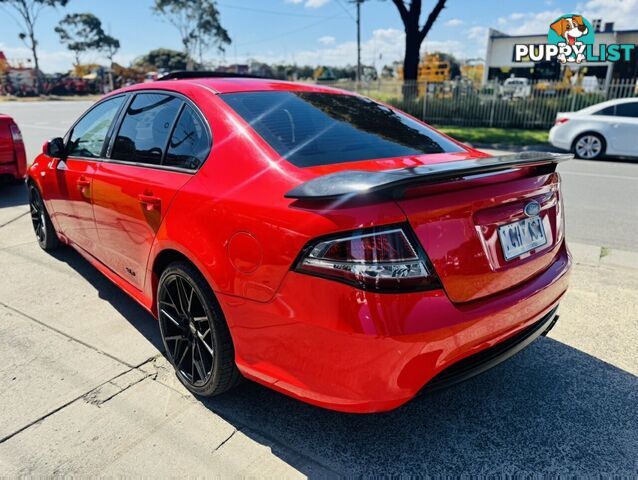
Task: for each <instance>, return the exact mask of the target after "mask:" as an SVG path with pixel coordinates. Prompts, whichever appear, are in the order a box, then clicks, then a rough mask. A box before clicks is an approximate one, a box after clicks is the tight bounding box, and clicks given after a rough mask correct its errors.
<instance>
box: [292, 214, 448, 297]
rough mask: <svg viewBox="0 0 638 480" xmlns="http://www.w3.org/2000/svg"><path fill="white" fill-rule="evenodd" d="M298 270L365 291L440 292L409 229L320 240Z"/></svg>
mask: <svg viewBox="0 0 638 480" xmlns="http://www.w3.org/2000/svg"><path fill="white" fill-rule="evenodd" d="M295 270H296V271H298V272H302V273H307V274H310V275H317V276H321V277H325V278H330V279H333V280H338V281H342V282H345V283H349V284H351V285H354V286H356V287H358V288H362V289H364V290H377V291H386V292H392V291H404V290H431V289H435V288H441V283H440V281H439V278H438V277H437V275H436V273H435V272H434V269H433V268H432V265H431V264H430V261H429V260H428V258H427V256H426V255H425V252H423V251H422V250H421V249H420V248H419V244H418V242H417V241H416V240H415V239H414V238H413V236H412V234H411V230H409V227H407V226H393V227H384V228H373V229H368V230H359V231H356V232H351V233H345V234H341V235H338V236H333V237H332V238H323V239H319V240H317V241H315V242H313V243H311V244H310V245H308V246H307V247H306V248H305V249H304V250H303V252H302V254H301V257H300V259H299V260H298V261H297V263H296V265H295Z"/></svg>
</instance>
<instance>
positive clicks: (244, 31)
mask: <svg viewBox="0 0 638 480" xmlns="http://www.w3.org/2000/svg"><path fill="white" fill-rule="evenodd" d="M434 3H435V1H434V0H423V5H424V6H423V10H424V14H422V17H423V18H425V12H429V10H430V9H431V8H432V6H433V5H434ZM152 4H153V0H69V3H68V5H67V6H66V7H65V8H64V9H57V10H55V9H48V10H46V11H45V12H43V13H42V15H41V17H40V18H39V20H38V23H37V25H36V33H37V36H38V38H39V56H40V65H41V68H42V70H43V71H45V72H59V71H66V70H69V69H70V68H71V65H72V62H73V54H72V53H71V52H69V51H68V50H66V48H65V46H64V45H62V44H60V42H59V38H58V36H57V34H56V33H55V32H54V30H53V29H54V27H55V26H56V24H57V23H58V22H59V21H60V20H61V18H62V17H63V16H64V15H65V14H66V13H84V12H90V13H93V14H94V15H97V16H98V17H99V18H100V19H101V20H102V23H103V25H104V26H105V29H106V30H107V31H108V32H109V33H110V34H111V35H113V36H114V37H116V38H118V39H119V40H120V42H121V45H122V48H121V50H120V53H119V54H118V55H117V56H116V57H115V61H117V62H118V63H121V64H124V65H128V64H129V63H130V62H131V61H132V60H134V59H135V58H136V57H138V56H140V55H142V54H144V53H146V52H148V51H149V50H152V49H154V48H158V47H165V48H172V49H177V50H178V49H180V48H181V42H180V40H179V36H178V34H177V31H176V29H175V28H174V27H173V26H172V25H170V24H168V23H167V22H166V21H165V20H163V19H162V18H161V17H158V16H157V15H154V14H153V13H152V12H151V5H152ZM217 4H218V8H219V10H220V12H221V20H222V25H223V26H224V27H225V28H226V29H227V30H228V32H229V34H230V37H231V39H232V44H231V45H230V46H229V47H227V48H226V51H225V53H223V54H222V53H218V52H216V51H210V52H208V53H207V54H206V55H205V60H208V61H210V62H212V63H213V64H231V63H245V62H246V61H247V60H249V59H255V60H258V61H263V62H267V63H296V64H298V65H306V64H307V65H313V66H316V65H335V66H344V65H347V64H350V65H353V64H356V27H355V21H354V15H355V13H354V12H355V10H354V6H353V5H352V4H351V3H350V2H349V0H218V1H217ZM361 11H362V17H361V18H362V29H361V36H362V61H363V63H365V64H367V65H374V66H376V67H377V68H381V67H382V66H383V65H386V64H390V63H392V62H393V61H395V60H401V59H402V56H403V50H404V47H403V45H404V34H403V26H402V23H401V19H400V17H399V13H398V11H397V9H396V7H395V6H394V5H393V4H392V2H391V1H390V0H367V1H366V3H364V4H363V5H362V7H361ZM565 13H575V14H581V15H584V16H585V17H587V18H588V19H593V18H602V20H603V22H615V24H616V28H618V29H631V28H638V0H576V1H571V0H448V2H447V6H446V8H445V9H444V10H443V12H442V13H441V15H440V16H439V19H438V20H437V22H436V24H435V25H434V27H433V29H432V30H431V31H430V34H429V35H428V38H427V39H426V41H425V43H424V45H423V50H424V51H435V50H439V51H445V52H449V53H452V54H454V55H456V56H457V57H460V58H465V59H469V58H481V57H484V55H485V46H486V42H487V40H486V35H487V30H488V28H489V27H492V28H496V29H498V30H500V31H503V32H506V33H511V34H533V33H546V32H547V28H548V25H549V23H551V22H552V21H553V20H554V19H555V18H556V17H558V16H560V15H563V14H565ZM422 22H423V20H422ZM20 31H21V30H20V28H19V26H18V25H17V23H16V21H15V18H12V16H11V15H10V14H9V13H8V11H7V10H1V9H0V50H2V51H4V52H5V54H6V56H7V57H8V58H9V59H10V60H11V59H16V60H17V59H26V58H30V53H29V51H28V50H27V49H26V48H25V47H24V45H23V44H22V42H21V41H20V40H19V38H18V33H19V32H20ZM82 61H83V62H84V63H88V62H103V63H105V60H104V59H103V58H101V57H100V56H99V54H91V53H89V54H86V55H84V56H83V57H82Z"/></svg>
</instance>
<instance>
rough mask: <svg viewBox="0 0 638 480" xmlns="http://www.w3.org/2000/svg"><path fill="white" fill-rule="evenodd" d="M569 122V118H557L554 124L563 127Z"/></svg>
mask: <svg viewBox="0 0 638 480" xmlns="http://www.w3.org/2000/svg"><path fill="white" fill-rule="evenodd" d="M567 121H569V118H565V117H562V118H557V119H556V121H555V122H554V125H562V124H563V123H566V122H567Z"/></svg>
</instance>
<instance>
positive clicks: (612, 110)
mask: <svg viewBox="0 0 638 480" xmlns="http://www.w3.org/2000/svg"><path fill="white" fill-rule="evenodd" d="M615 110H616V106H615V105H611V106H609V107H605V108H603V109H602V110H598V111H597V112H596V113H594V115H612V116H613V115H615V114H616V113H615Z"/></svg>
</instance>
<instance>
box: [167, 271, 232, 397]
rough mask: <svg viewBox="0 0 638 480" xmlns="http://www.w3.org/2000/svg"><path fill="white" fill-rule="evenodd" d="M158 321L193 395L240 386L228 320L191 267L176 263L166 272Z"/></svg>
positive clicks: (174, 362)
mask: <svg viewBox="0 0 638 480" xmlns="http://www.w3.org/2000/svg"><path fill="white" fill-rule="evenodd" d="M157 317H158V321H159V325H160V333H161V335H162V342H163V344H164V349H165V351H166V357H167V358H168V360H169V361H170V362H171V364H172V365H173V367H174V368H175V373H176V375H177V378H179V380H180V381H181V382H182V384H184V386H185V387H186V388H187V389H188V390H189V391H191V392H192V393H194V394H195V395H199V396H202V397H211V396H214V395H219V394H221V393H224V392H226V391H227V390H229V389H231V388H232V387H234V386H235V385H236V384H238V383H239V381H240V380H241V378H242V377H241V374H240V373H239V370H238V369H237V366H236V365H235V348H234V346H233V340H232V338H231V336H230V331H229V330H228V325H227V324H226V320H225V319H224V315H223V313H222V311H221V308H220V307H219V304H218V303H217V299H216V298H215V295H214V294H213V291H212V289H211V288H210V286H209V285H208V282H207V281H206V280H205V279H204V277H203V276H202V274H201V273H200V272H199V271H198V270H197V269H196V268H195V267H193V266H192V265H191V264H190V263H187V262H182V261H180V262H175V263H172V264H170V265H169V266H168V267H167V268H166V269H165V270H164V272H163V273H162V275H161V277H160V280H159V283H158V286H157ZM189 359H190V360H189Z"/></svg>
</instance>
